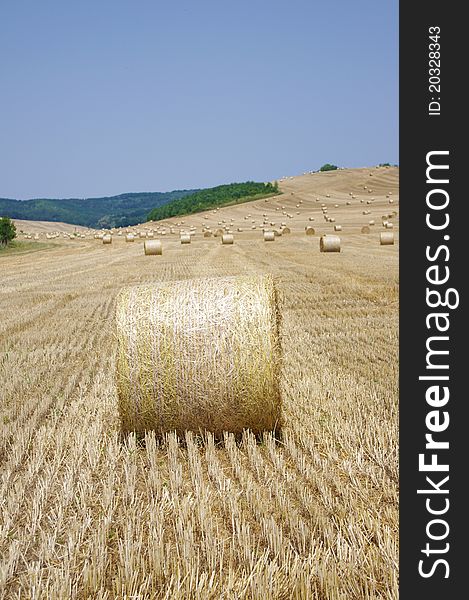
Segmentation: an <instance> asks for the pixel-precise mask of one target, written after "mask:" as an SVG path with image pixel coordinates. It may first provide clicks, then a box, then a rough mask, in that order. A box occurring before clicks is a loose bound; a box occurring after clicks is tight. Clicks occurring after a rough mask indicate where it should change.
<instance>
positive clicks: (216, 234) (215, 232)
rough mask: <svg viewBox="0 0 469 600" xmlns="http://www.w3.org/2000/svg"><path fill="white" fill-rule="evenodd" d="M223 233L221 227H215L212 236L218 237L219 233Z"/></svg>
mask: <svg viewBox="0 0 469 600" xmlns="http://www.w3.org/2000/svg"><path fill="white" fill-rule="evenodd" d="M224 233H225V231H224V230H223V229H216V230H215V231H214V233H213V235H214V237H220V236H221V235H223V234H224Z"/></svg>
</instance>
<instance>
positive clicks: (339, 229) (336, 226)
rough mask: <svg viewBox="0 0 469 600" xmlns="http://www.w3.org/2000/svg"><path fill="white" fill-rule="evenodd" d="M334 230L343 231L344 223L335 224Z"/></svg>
mask: <svg viewBox="0 0 469 600" xmlns="http://www.w3.org/2000/svg"><path fill="white" fill-rule="evenodd" d="M334 231H342V225H334Z"/></svg>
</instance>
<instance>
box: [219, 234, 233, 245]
mask: <svg viewBox="0 0 469 600" xmlns="http://www.w3.org/2000/svg"><path fill="white" fill-rule="evenodd" d="M233 242H234V237H233V235H232V234H231V233H225V234H223V235H222V236H221V243H222V244H223V245H224V246H227V245H230V244H232V243H233Z"/></svg>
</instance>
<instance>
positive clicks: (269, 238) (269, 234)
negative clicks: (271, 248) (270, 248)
mask: <svg viewBox="0 0 469 600" xmlns="http://www.w3.org/2000/svg"><path fill="white" fill-rule="evenodd" d="M274 240H275V233H274V232H273V231H264V242H273V241H274Z"/></svg>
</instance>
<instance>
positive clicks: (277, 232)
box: [274, 229, 282, 237]
mask: <svg viewBox="0 0 469 600" xmlns="http://www.w3.org/2000/svg"><path fill="white" fill-rule="evenodd" d="M274 235H275V237H280V236H281V235H282V230H281V229H274Z"/></svg>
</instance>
